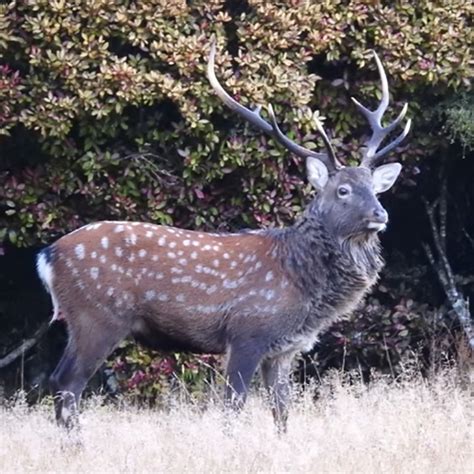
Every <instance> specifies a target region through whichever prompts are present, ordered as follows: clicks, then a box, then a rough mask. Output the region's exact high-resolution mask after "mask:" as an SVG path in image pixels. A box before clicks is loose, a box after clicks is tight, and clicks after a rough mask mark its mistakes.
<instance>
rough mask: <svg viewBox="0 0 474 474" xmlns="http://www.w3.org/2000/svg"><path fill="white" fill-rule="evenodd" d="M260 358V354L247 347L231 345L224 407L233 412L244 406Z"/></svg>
mask: <svg viewBox="0 0 474 474" xmlns="http://www.w3.org/2000/svg"><path fill="white" fill-rule="evenodd" d="M261 358H262V354H261V352H260V351H258V350H255V349H253V348H251V347H249V346H248V345H238V344H233V345H232V346H231V347H230V353H229V358H228V362H227V368H226V379H227V384H226V392H225V404H226V406H228V407H231V408H233V409H235V410H240V409H241V408H242V407H243V406H244V404H245V400H246V398H247V392H248V388H249V386H250V382H251V380H252V377H253V375H254V373H255V371H256V370H257V367H258V364H259V363H260V360H261Z"/></svg>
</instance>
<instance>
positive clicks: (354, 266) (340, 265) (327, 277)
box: [274, 208, 383, 300]
mask: <svg viewBox="0 0 474 474" xmlns="http://www.w3.org/2000/svg"><path fill="white" fill-rule="evenodd" d="M274 237H275V238H276V241H277V242H278V248H279V254H280V257H281V261H282V265H283V267H284V268H285V269H286V270H287V271H289V272H290V273H291V274H292V275H293V277H294V281H295V283H296V284H297V286H298V287H300V289H301V290H302V291H303V292H304V293H305V294H307V295H314V292H315V291H316V292H318V293H321V294H326V295H327V296H328V297H331V298H332V297H333V298H335V299H338V300H339V299H344V298H347V297H349V298H350V295H351V294H352V293H354V294H358V293H359V292H365V291H366V290H368V289H369V288H370V287H371V286H372V285H373V283H374V282H375V281H376V279H377V276H378V273H379V272H380V270H381V269H382V266H383V260H382V258H381V254H380V243H379V239H378V237H377V234H375V233H370V234H369V233H368V234H361V235H358V236H353V237H349V238H346V239H341V238H340V237H339V236H337V235H334V233H332V232H331V231H330V230H329V229H327V227H326V226H325V225H324V219H323V218H322V216H321V215H320V214H319V213H318V212H315V209H314V208H313V209H312V210H311V212H306V213H304V214H303V215H302V216H301V217H300V218H299V219H298V220H297V222H296V223H295V224H294V225H293V226H292V227H289V228H287V229H284V230H282V231H279V232H275V233H274ZM330 295H332V296H330Z"/></svg>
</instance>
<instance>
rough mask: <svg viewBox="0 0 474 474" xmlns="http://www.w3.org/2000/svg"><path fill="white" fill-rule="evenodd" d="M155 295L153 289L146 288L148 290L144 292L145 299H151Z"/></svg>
mask: <svg viewBox="0 0 474 474" xmlns="http://www.w3.org/2000/svg"><path fill="white" fill-rule="evenodd" d="M155 296H156V292H155V290H148V291H146V292H145V299H146V300H147V301H151V300H153V299H155Z"/></svg>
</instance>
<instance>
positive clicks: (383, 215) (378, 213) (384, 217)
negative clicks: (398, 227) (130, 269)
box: [372, 207, 388, 224]
mask: <svg viewBox="0 0 474 474" xmlns="http://www.w3.org/2000/svg"><path fill="white" fill-rule="evenodd" d="M372 219H373V220H374V221H375V222H380V223H381V224H386V223H387V222H388V214H387V211H386V210H385V209H384V208H383V207H376V208H375V209H374V210H373V211H372Z"/></svg>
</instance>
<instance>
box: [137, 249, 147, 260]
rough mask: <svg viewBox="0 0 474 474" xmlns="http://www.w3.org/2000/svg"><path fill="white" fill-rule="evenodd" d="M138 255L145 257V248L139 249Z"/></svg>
mask: <svg viewBox="0 0 474 474" xmlns="http://www.w3.org/2000/svg"><path fill="white" fill-rule="evenodd" d="M138 256H139V257H141V258H145V257H146V250H145V249H141V250H140V251H139V252H138Z"/></svg>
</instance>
